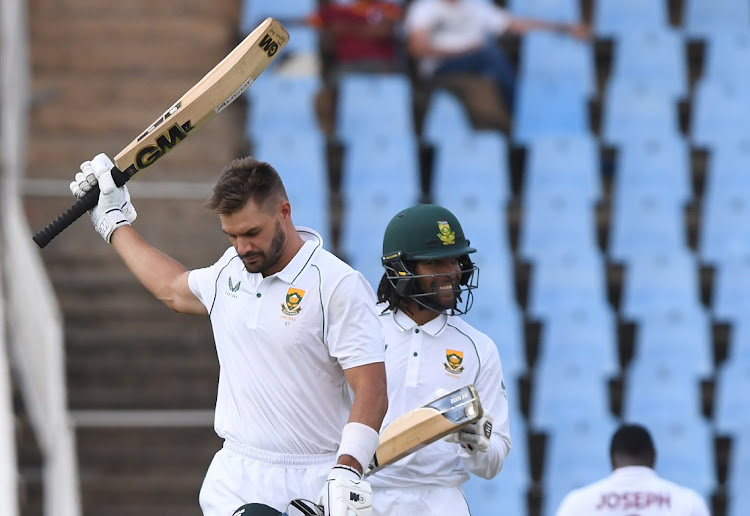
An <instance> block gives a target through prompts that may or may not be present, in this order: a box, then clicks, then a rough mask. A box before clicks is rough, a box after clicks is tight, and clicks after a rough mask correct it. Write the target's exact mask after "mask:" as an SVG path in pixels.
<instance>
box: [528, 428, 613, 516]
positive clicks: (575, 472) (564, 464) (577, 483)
mask: <svg viewBox="0 0 750 516" xmlns="http://www.w3.org/2000/svg"><path fill="white" fill-rule="evenodd" d="M616 427H617V425H616V422H615V420H614V419H613V418H612V417H610V416H607V417H603V418H602V417H596V416H592V417H590V418H585V419H576V418H569V419H568V420H566V421H562V422H560V423H559V424H557V426H556V427H555V428H553V429H551V430H550V432H549V434H548V439H547V446H546V450H545V451H546V453H545V457H544V466H543V469H544V471H543V477H542V484H543V489H544V500H543V503H542V512H541V513H542V515H543V516H553V515H554V514H555V511H556V509H557V507H558V506H559V505H560V502H561V501H562V499H563V497H564V496H565V495H566V494H568V493H569V492H570V491H572V490H573V489H577V488H579V487H583V486H584V485H586V484H589V483H591V482H594V481H597V480H600V479H602V478H604V477H606V476H607V475H609V474H610V473H611V465H610V463H609V452H608V448H609V441H610V440H611V438H612V435H613V434H614V432H615V430H616Z"/></svg>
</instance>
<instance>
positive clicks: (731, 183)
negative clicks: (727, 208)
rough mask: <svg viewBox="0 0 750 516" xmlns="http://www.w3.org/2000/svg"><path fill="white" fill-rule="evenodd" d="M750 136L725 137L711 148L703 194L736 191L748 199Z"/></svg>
mask: <svg viewBox="0 0 750 516" xmlns="http://www.w3.org/2000/svg"><path fill="white" fill-rule="evenodd" d="M748 168H750V138H741V139H739V140H736V139H727V140H725V141H722V142H717V144H716V145H715V146H714V147H713V148H712V149H711V153H710V155H709V160H708V164H707V166H706V176H707V177H706V181H705V191H704V196H705V195H713V194H714V193H718V192H721V191H729V192H736V193H737V194H739V195H742V196H744V197H745V198H746V199H750V174H748V173H747V171H748Z"/></svg>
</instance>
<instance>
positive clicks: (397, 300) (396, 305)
mask: <svg viewBox="0 0 750 516" xmlns="http://www.w3.org/2000/svg"><path fill="white" fill-rule="evenodd" d="M403 263H404V267H406V269H407V270H410V271H413V270H414V267H415V265H416V262H413V261H411V260H407V261H404V262H403ZM393 281H394V280H391V279H389V278H388V273H386V272H384V273H383V276H382V277H381V278H380V283H379V284H378V289H377V292H376V295H377V298H378V303H387V307H386V308H385V309H384V311H388V310H401V311H402V312H404V311H405V312H406V313H411V311H410V310H409V309H407V308H406V303H407V302H408V300H409V294H411V293H412V292H413V291H414V288H415V282H414V281H413V280H410V279H400V280H396V281H404V282H407V284H406V285H405V288H406V291H405V292H404V293H403V295H402V294H400V293H399V292H398V291H397V290H396V287H395V286H394V285H393Z"/></svg>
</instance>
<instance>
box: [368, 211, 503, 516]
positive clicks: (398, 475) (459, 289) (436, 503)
mask: <svg viewBox="0 0 750 516" xmlns="http://www.w3.org/2000/svg"><path fill="white" fill-rule="evenodd" d="M475 251H476V250H475V249H474V248H473V247H471V246H470V243H469V240H467V238H466V235H465V234H464V232H463V229H462V227H461V224H460V223H459V221H458V219H456V217H455V216H454V215H453V213H451V212H450V211H449V210H447V209H445V208H443V207H441V206H437V205H431V204H421V205H417V206H412V207H410V208H407V209H405V210H403V211H401V212H400V213H398V214H396V216H394V217H393V219H391V221H390V223H389V224H388V227H387V228H386V230H385V235H384V237H383V256H382V263H383V266H384V268H385V273H384V274H383V277H382V279H381V281H380V285H379V286H378V290H377V296H378V301H379V302H380V304H379V305H378V308H379V311H380V323H381V324H382V326H383V330H384V333H385V343H386V352H385V366H386V373H387V378H388V412H387V414H386V416H385V419H384V421H383V425H384V427H385V428H386V429H387V428H388V425H389V424H390V423H391V422H392V421H394V419H396V418H397V417H398V416H400V415H401V414H404V413H407V412H408V411H410V410H412V409H414V408H415V407H417V406H420V405H421V404H422V403H424V402H425V401H426V400H430V399H432V398H434V397H435V394H436V391H438V392H448V391H454V390H455V389H456V388H457V387H460V386H462V385H466V384H473V386H474V388H475V389H476V392H477V393H478V395H479V398H481V402H482V403H481V406H482V416H481V418H479V419H478V420H477V421H475V422H473V423H471V424H469V425H467V426H464V427H462V428H461V429H459V430H458V431H457V432H453V433H451V434H449V435H448V436H447V437H445V438H444V439H443V440H439V441H437V442H435V443H433V444H431V445H429V446H426V447H424V448H422V449H419V450H417V451H416V452H415V453H412V454H411V455H409V456H407V457H405V458H403V459H401V460H400V461H397V462H395V463H394V464H393V465H391V466H388V467H387V468H384V469H382V470H380V471H377V472H375V473H374V474H373V475H372V476H370V477H368V480H369V481H370V484H371V486H372V490H373V516H401V515H417V514H419V515H420V516H428V515H446V514H450V515H451V516H469V508H468V507H467V503H466V499H465V498H464V496H463V492H462V489H461V484H463V483H464V482H466V481H467V480H468V479H469V474H470V473H473V474H474V475H478V476H480V477H482V478H487V479H489V478H493V477H494V476H495V475H497V474H498V472H499V471H500V468H501V467H502V465H503V461H504V460H505V458H506V457H507V455H508V453H509V452H510V448H511V440H510V429H509V423H508V401H507V398H506V393H505V385H504V383H503V370H502V365H501V363H500V356H499V354H498V351H497V347H496V346H495V343H494V342H493V341H492V340H491V339H490V338H489V337H488V336H487V335H485V334H483V333H481V332H479V331H478V330H476V329H474V328H473V327H472V326H470V325H469V324H468V323H466V322H465V321H464V320H462V319H461V318H460V317H458V316H459V315H461V314H463V313H465V312H466V311H468V310H469V308H470V307H471V304H472V299H473V292H472V290H473V289H474V288H476V287H477V284H478V281H477V277H478V273H477V271H478V269H477V268H476V266H475V265H474V263H472V261H471V259H470V258H469V255H470V254H471V253H474V252H475Z"/></svg>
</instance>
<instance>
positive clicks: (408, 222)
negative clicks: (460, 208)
mask: <svg viewBox="0 0 750 516" xmlns="http://www.w3.org/2000/svg"><path fill="white" fill-rule="evenodd" d="M475 252H476V249H474V248H473V247H471V245H470V242H469V240H468V239H467V238H466V235H465V234H464V231H463V228H462V227H461V223H460V222H459V221H458V219H457V218H456V216H455V215H453V213H451V212H450V211H449V210H447V209H446V208H443V207H442V206H438V205H436V204H418V205H416V206H412V207H410V208H407V209H405V210H402V211H401V212H399V213H398V214H396V216H395V217H393V218H392V219H391V221H390V222H389V223H388V227H387V228H386V230H385V235H384V237H383V256H382V263H383V267H385V276H386V277H387V278H388V280H389V281H390V282H391V284H392V285H393V287H394V288H395V289H396V293H397V294H398V295H400V296H402V297H411V298H413V299H415V300H416V301H417V302H419V303H420V304H422V305H424V306H427V305H425V304H424V301H426V300H427V299H428V298H429V297H430V296H432V295H433V294H434V293H433V292H422V291H420V289H419V288H418V287H417V285H416V282H415V281H414V280H416V279H418V278H422V277H425V276H417V275H416V274H415V270H414V269H415V262H418V261H425V260H441V259H445V258H457V259H458V262H459V264H460V266H461V271H462V272H461V278H460V280H459V282H458V285H457V287H456V288H455V294H456V302H457V303H456V305H457V306H455V307H454V308H453V310H452V312H453V313H459V314H463V313H466V312H467V311H468V310H469V308H471V303H472V300H473V294H472V292H471V291H472V290H473V289H475V288H476V287H477V286H478V276H479V269H478V268H477V267H476V265H475V264H474V263H473V262H472V261H471V259H470V258H469V254H471V253H475ZM430 276H433V279H434V277H435V276H438V275H430ZM464 293H466V296H465V298H464V296H463V294H464ZM459 302H461V303H462V307H459V306H458V303H459ZM427 304H428V305H429V303H427ZM427 308H430V309H433V310H434V309H435V307H433V306H427ZM438 311H442V310H438Z"/></svg>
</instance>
